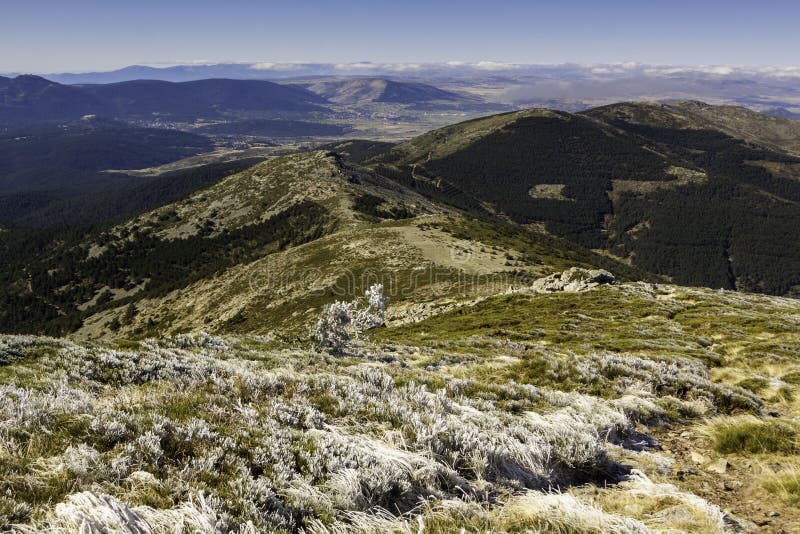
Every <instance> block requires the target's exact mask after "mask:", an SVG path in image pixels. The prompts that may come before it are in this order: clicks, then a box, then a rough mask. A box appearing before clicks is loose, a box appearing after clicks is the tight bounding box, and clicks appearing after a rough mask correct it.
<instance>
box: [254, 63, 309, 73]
mask: <svg viewBox="0 0 800 534" xmlns="http://www.w3.org/2000/svg"><path fill="white" fill-rule="evenodd" d="M250 68H251V69H253V70H274V71H293V70H303V69H304V68H305V65H303V64H302V63H270V62H261V63H253V64H252V65H250Z"/></svg>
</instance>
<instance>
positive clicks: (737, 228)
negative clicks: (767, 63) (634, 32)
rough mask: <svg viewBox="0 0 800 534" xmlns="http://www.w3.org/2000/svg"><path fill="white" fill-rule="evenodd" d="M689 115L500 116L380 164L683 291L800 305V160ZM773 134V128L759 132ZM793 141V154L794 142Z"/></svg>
mask: <svg viewBox="0 0 800 534" xmlns="http://www.w3.org/2000/svg"><path fill="white" fill-rule="evenodd" d="M686 106H687V105H686V104H682V105H678V106H677V107H673V106H670V105H659V104H648V103H645V104H620V105H614V106H607V107H604V108H598V109H595V110H591V111H588V112H586V113H582V114H569V113H566V112H553V111H547V110H531V111H524V112H517V113H511V114H505V115H498V116H494V117H490V118H487V119H478V120H475V121H470V122H466V123H462V124H459V125H455V126H451V127H447V128H443V129H441V130H437V131H434V132H431V133H429V134H425V135H423V136H420V137H418V138H416V139H413V140H411V141H408V142H406V143H403V144H401V145H398V146H396V147H394V148H392V149H390V150H389V151H387V152H385V153H384V154H383V155H379V156H376V157H374V158H372V159H371V160H370V164H371V165H372V166H373V168H375V169H376V170H377V171H378V172H381V173H383V174H385V175H386V176H390V177H392V178H393V179H395V180H397V181H399V182H401V183H404V184H406V185H407V186H410V187H415V188H417V189H418V190H420V191H424V192H425V194H428V195H430V196H433V197H435V198H438V199H440V200H443V201H448V202H450V203H453V204H455V205H458V206H459V207H463V208H467V209H470V210H472V211H476V212H477V211H481V210H483V211H489V212H498V213H502V214H505V215H506V216H508V217H510V218H511V219H512V220H515V221H517V222H519V223H523V224H536V225H543V226H544V227H545V228H546V229H547V230H548V231H549V232H552V233H553V234H556V235H559V236H563V237H566V238H568V239H570V240H573V241H575V242H577V243H580V244H582V245H584V246H587V247H590V248H595V249H604V250H607V251H609V252H611V253H613V254H614V255H616V256H618V257H620V258H625V259H626V260H627V261H629V262H632V263H633V264H634V265H637V266H640V267H642V268H644V269H646V270H649V271H652V272H656V273H659V274H663V275H667V276H671V277H673V279H674V280H675V281H678V282H681V283H686V284H691V285H705V286H711V287H726V288H739V289H745V290H754V291H765V292H770V293H778V294H786V293H790V292H792V291H796V290H797V288H795V286H797V285H798V284H800V275H798V274H797V273H798V272H799V269H800V239H798V237H797V235H796V233H795V232H794V231H793V230H792V228H793V227H794V226H795V225H797V224H798V221H800V182H798V181H797V180H796V179H794V178H793V177H794V176H796V175H797V174H796V173H797V172H798V169H800V166H798V163H800V159H798V158H797V157H795V156H792V155H791V154H788V153H786V152H778V151H775V150H772V149H769V148H766V147H767V146H774V145H775V138H772V139H771V140H770V139H767V140H766V141H764V143H763V144H762V145H761V146H759V145H756V144H753V143H752V142H750V141H749V140H748V141H745V140H744V139H740V138H738V137H733V136H731V135H729V134H728V133H726V132H725V131H722V130H721V128H722V127H721V126H720V127H718V128H719V129H715V128H717V127H715V126H713V124H714V123H713V121H711V120H710V119H708V118H703V119H702V120H699V119H698V120H692V119H691V118H689V117H688V114H687V113H686V112H685V111H684V108H685V107H686ZM712 111H713V110H712ZM704 113H705V114H706V115H712V114H714V113H715V115H714V116H715V117H722V116H725V115H730V110H728V109H724V110H722V111H720V112H714V113H711V112H708V111H706V112H704ZM739 115H741V114H739ZM744 115H745V116H747V114H744ZM715 120H717V121H721V120H722V119H715ZM771 120H772V119H768V118H767V119H761V118H760V116H759V120H758V121H756V125H757V126H754V127H753V128H752V129H751V130H748V131H751V132H756V133H757V132H758V131H759V128H762V127H763V124H764V122H765V121H766V122H770V121H771ZM731 122H735V121H728V123H731ZM737 124H739V126H736V128H735V129H736V131H738V132H740V135H742V136H743V135H744V133H741V132H744V131H745V128H744V126H742V125H741V121H740V122H739V123H737ZM789 124H790V125H791V121H789ZM727 130H728V131H731V132H733V127H729V128H727ZM785 131H790V128H789V127H788V126H787V129H785ZM734 133H735V132H734ZM737 135H739V134H737ZM752 135H755V134H752ZM752 135H751V136H752ZM779 137H780V138H781V139H783V141H782V143H783V144H784V145H785V146H791V143H792V141H791V136H790V135H789V134H785V135H784V134H780V135H779Z"/></svg>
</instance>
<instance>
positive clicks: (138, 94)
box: [0, 75, 325, 123]
mask: <svg viewBox="0 0 800 534" xmlns="http://www.w3.org/2000/svg"><path fill="white" fill-rule="evenodd" d="M324 103H325V100H324V99H323V98H321V97H320V96H318V95H316V94H314V93H312V92H310V91H307V90H305V89H303V88H301V87H296V86H291V85H280V84H276V83H272V82H268V81H263V80H224V79H211V80H199V81H192V82H181V83H173V82H165V81H158V80H136V81H129V82H120V83H114V84H106V85H81V86H76V85H71V86H69V85H63V84H59V83H56V82H52V81H49V80H47V79H45V78H41V77H38V76H30V75H26V76H18V77H16V78H0V121H1V122H6V123H30V122H32V121H36V120H38V121H60V120H74V119H79V118H81V117H82V116H85V115H102V116H107V117H113V118H118V119H155V118H161V119H165V120H188V121H192V120H195V119H197V118H221V117H236V116H238V115H240V114H246V115H247V116H248V117H252V115H253V114H261V115H264V116H279V115H281V114H285V113H305V114H308V113H312V112H322V111H325V109H324V108H322V107H321V105H322V104H324Z"/></svg>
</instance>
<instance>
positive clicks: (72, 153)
mask: <svg viewBox="0 0 800 534" xmlns="http://www.w3.org/2000/svg"><path fill="white" fill-rule="evenodd" d="M212 146H213V145H212V143H211V141H210V140H209V139H207V138H205V137H202V136H199V135H195V134H191V133H186V132H179V131H176V130H161V129H154V128H140V127H135V126H131V125H129V124H125V123H121V122H116V121H108V120H100V119H96V118H87V119H83V120H78V121H70V122H67V123H64V124H61V125H58V126H50V125H44V126H39V127H29V128H26V129H24V130H14V131H12V132H10V133H0V194H4V193H9V192H19V191H21V192H25V191H27V192H30V191H58V192H64V191H71V192H75V193H81V192H88V191H93V190H98V189H104V188H105V189H111V188H114V187H115V186H119V184H118V183H116V182H118V181H119V180H114V177H113V176H108V175H101V174H99V171H103V170H106V169H131V168H141V167H150V166H154V165H160V164H163V163H168V162H171V161H174V160H176V159H180V158H184V157H188V156H193V155H195V154H199V153H201V152H207V151H209V150H210V149H211V148H212ZM118 178H119V179H124V178H125V177H122V176H120V177H118Z"/></svg>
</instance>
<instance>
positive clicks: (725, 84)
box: [45, 61, 800, 117]
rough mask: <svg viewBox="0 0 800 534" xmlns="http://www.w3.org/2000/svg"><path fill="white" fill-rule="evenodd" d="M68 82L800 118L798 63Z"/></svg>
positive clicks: (339, 67) (112, 76)
mask: <svg viewBox="0 0 800 534" xmlns="http://www.w3.org/2000/svg"><path fill="white" fill-rule="evenodd" d="M45 77H46V78H48V79H50V80H53V81H55V82H59V83H65V84H97V83H117V82H123V81H131V80H141V79H149V80H163V81H172V82H184V81H191V80H201V79H208V78H227V79H242V80H245V79H250V80H252V79H268V80H285V81H291V80H310V79H312V78H315V77H316V78H350V79H354V78H358V77H368V78H388V79H393V80H398V81H415V82H423V83H428V84H432V85H434V86H437V87H441V88H443V89H447V90H451V91H452V90H456V91H458V90H460V89H467V90H469V91H470V92H472V93H473V94H475V95H482V96H483V97H484V99H485V100H486V101H487V102H489V103H494V104H507V105H508V104H511V105H516V106H518V107H520V108H523V107H548V108H554V109H562V110H567V111H579V110H582V109H587V108H590V107H596V106H598V105H603V104H608V103H613V102H620V101H635V100H660V101H667V100H686V99H696V100H703V101H706V102H711V103H715V104H723V103H726V104H736V105H742V106H746V107H749V108H751V109H755V110H757V111H765V112H769V113H772V114H775V115H780V116H785V117H800V88H799V86H798V83H797V82H798V79H800V69H798V68H797V67H778V66H776V67H770V66H759V67H746V66H744V67H743V66H724V65H722V66H721V65H710V66H709V65H701V66H697V65H695V66H687V65H648V64H642V63H613V64H588V65H583V64H558V65H529V64H514V63H504V62H497V61H479V62H474V63H466V62H461V61H452V62H446V63H427V64H414V63H370V62H359V63H344V64H329V63H276V62H253V63H220V64H201V65H172V66H167V67H152V66H141V65H135V66H130V67H125V68H123V69H119V70H114V71H109V72H89V73H53V74H47V75H45Z"/></svg>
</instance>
